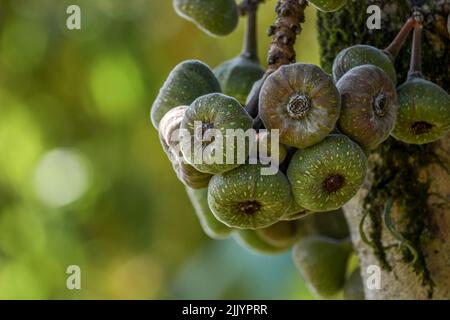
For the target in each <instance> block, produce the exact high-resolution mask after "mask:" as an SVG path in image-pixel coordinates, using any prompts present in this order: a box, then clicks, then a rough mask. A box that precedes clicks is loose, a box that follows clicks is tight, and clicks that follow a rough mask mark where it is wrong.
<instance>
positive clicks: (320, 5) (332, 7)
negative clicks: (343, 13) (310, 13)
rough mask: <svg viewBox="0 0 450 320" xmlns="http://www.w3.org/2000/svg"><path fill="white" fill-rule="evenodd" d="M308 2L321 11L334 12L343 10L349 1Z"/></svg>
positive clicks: (324, 0) (318, 0) (319, 0)
mask: <svg viewBox="0 0 450 320" xmlns="http://www.w3.org/2000/svg"><path fill="white" fill-rule="evenodd" d="M308 2H309V3H310V4H311V5H312V6H313V7H315V8H316V9H317V10H319V11H323V12H333V11H337V10H339V9H341V8H342V7H343V6H344V5H345V4H346V3H347V0H308Z"/></svg>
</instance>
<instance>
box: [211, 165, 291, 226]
mask: <svg viewBox="0 0 450 320" xmlns="http://www.w3.org/2000/svg"><path fill="white" fill-rule="evenodd" d="M262 169H263V166H262V165H251V164H246V165H242V166H240V167H238V168H236V169H234V170H232V171H228V172H225V173H222V174H220V175H215V176H214V177H212V179H211V181H210V182H209V187H208V203H209V207H210V208H211V211H212V212H213V213H214V215H215V216H216V218H217V219H218V220H220V221H221V222H223V223H225V224H226V225H228V226H229V227H234V228H240V229H259V228H264V227H268V226H270V225H272V224H274V223H275V222H277V221H279V220H280V218H281V217H282V216H283V215H284V213H285V212H286V210H287V209H288V208H289V206H290V204H291V200H292V198H291V191H290V187H289V182H288V181H287V179H286V177H285V176H284V174H283V173H282V172H280V171H277V172H276V174H272V175H263V174H262Z"/></svg>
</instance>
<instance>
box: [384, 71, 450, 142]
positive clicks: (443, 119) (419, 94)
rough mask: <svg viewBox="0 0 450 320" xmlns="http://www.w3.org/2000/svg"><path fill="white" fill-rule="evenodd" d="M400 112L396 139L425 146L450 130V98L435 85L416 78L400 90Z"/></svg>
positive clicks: (394, 132)
mask: <svg viewBox="0 0 450 320" xmlns="http://www.w3.org/2000/svg"><path fill="white" fill-rule="evenodd" d="M398 102H399V110H398V115H397V122H396V124H395V128H394V131H393V132H392V136H393V137H394V138H395V139H397V140H400V141H403V142H406V143H410V144H425V143H430V142H433V141H436V140H439V139H441V138H443V137H445V136H446V135H447V134H448V132H449V131H450V95H449V94H448V93H447V92H446V91H445V90H444V89H442V88H441V87H439V86H438V85H436V84H434V83H433V82H430V81H427V80H424V79H421V78H417V77H415V78H414V77H413V78H410V79H409V80H408V81H407V82H406V83H404V84H403V85H401V86H400V87H399V88H398Z"/></svg>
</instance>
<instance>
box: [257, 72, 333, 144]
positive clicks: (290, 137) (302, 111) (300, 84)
mask: <svg viewBox="0 0 450 320" xmlns="http://www.w3.org/2000/svg"><path fill="white" fill-rule="evenodd" d="M340 109H341V97H340V95H339V91H338V90H337V88H336V86H335V85H334V82H333V79H332V78H331V77H330V76H329V75H328V74H326V73H325V72H324V71H322V69H320V68H319V67H317V66H315V65H311V64H302V63H297V64H291V65H285V66H281V67H280V68H279V69H278V70H277V71H275V72H274V73H272V74H271V75H270V76H269V77H268V78H267V80H266V81H265V82H264V85H263V87H262V89H261V93H260V96H259V114H260V117H261V120H262V121H263V123H264V126H265V127H266V128H267V129H279V130H280V142H281V143H283V144H285V145H289V146H292V147H296V148H306V147H308V146H311V145H314V144H316V143H318V142H320V141H321V140H323V139H324V138H325V137H326V136H327V135H328V134H329V133H330V132H331V131H332V130H333V129H334V127H335V125H336V122H337V120H338V118H339V113H340Z"/></svg>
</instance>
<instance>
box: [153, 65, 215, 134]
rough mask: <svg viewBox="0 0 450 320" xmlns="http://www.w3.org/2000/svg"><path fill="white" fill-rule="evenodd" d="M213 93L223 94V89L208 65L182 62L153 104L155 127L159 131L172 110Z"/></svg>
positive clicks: (171, 73) (171, 74) (170, 75)
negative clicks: (165, 117)
mask: <svg viewBox="0 0 450 320" xmlns="http://www.w3.org/2000/svg"><path fill="white" fill-rule="evenodd" d="M213 92H221V88H220V84H219V81H218V80H217V79H216V76H215V75H214V73H213V72H212V71H211V69H210V68H209V67H208V66H207V65H206V64H204V63H203V62H201V61H197V60H187V61H184V62H181V63H180V64H178V65H177V66H176V67H175V68H174V69H173V70H172V71H171V72H170V74H169V77H168V78H167V80H166V81H165V83H164V85H163V86H162V87H161V89H160V90H159V94H158V96H157V97H156V99H155V102H154V103H153V106H152V108H151V121H152V124H153V126H154V127H155V128H156V129H158V126H159V122H160V121H161V119H162V117H164V115H165V114H166V113H167V112H168V111H169V110H170V109H172V108H175V107H178V106H188V105H190V104H191V103H192V102H193V101H194V100H195V99H197V98H198V97H200V96H203V95H205V94H208V93H213Z"/></svg>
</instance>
